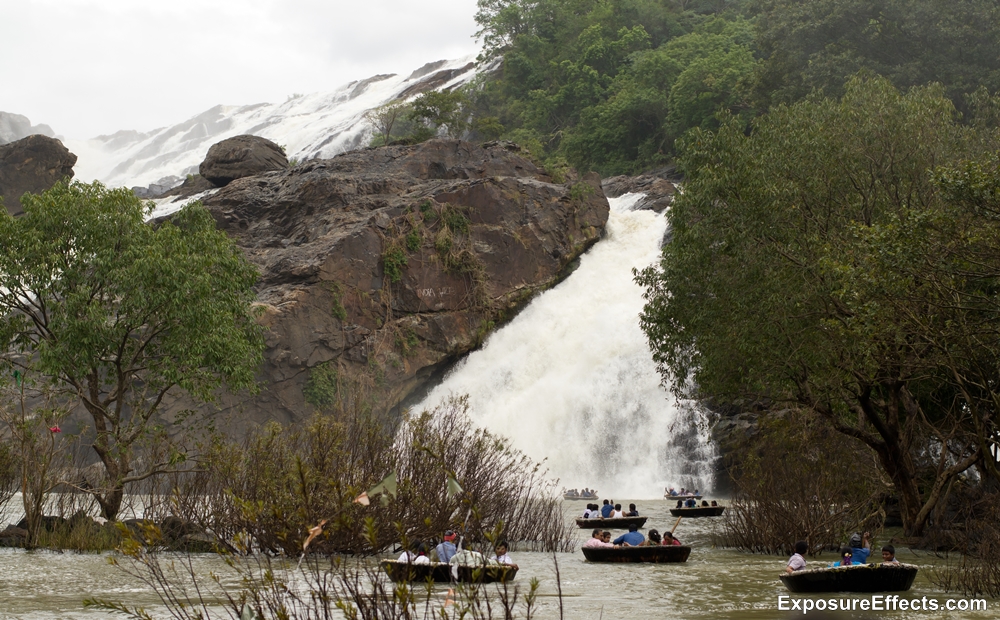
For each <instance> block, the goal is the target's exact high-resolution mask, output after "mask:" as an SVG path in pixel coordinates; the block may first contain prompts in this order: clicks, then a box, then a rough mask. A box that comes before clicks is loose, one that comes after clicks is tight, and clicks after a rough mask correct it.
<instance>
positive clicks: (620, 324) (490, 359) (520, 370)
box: [414, 194, 715, 499]
mask: <svg viewBox="0 0 1000 620" xmlns="http://www.w3.org/2000/svg"><path fill="white" fill-rule="evenodd" d="M641 197H642V194H626V195H625V196H621V197H619V198H612V199H611V200H610V201H609V202H610V204H611V213H610V214H609V217H608V224H607V236H606V238H605V239H603V240H601V241H600V242H599V243H597V244H596V245H595V246H594V247H593V248H591V249H590V251H588V252H587V253H586V254H585V255H584V256H582V257H581V260H580V266H579V268H578V269H577V270H576V271H574V272H573V273H572V274H571V275H570V276H569V277H568V278H566V280H564V281H563V282H562V283H560V284H559V285H558V286H556V287H554V288H552V289H551V290H549V291H546V292H545V293H543V294H541V295H539V296H537V297H536V298H535V299H533V300H532V301H531V303H530V304H528V306H527V307H526V308H525V309H524V310H523V311H521V313H520V314H518V315H517V316H516V317H515V318H514V320H512V321H511V322H510V323H509V324H507V325H505V326H504V327H503V328H501V329H499V330H497V331H496V332H495V333H494V334H492V335H491V336H490V337H489V339H488V340H487V341H486V343H485V344H484V346H483V347H482V348H481V349H479V350H477V351H474V352H473V353H471V354H470V355H469V356H468V357H466V358H465V359H464V360H463V361H462V362H460V363H459V364H458V365H456V367H455V368H454V369H453V370H452V371H451V372H450V373H449V374H448V375H447V376H446V377H445V379H444V381H443V382H442V383H441V384H440V385H438V386H437V387H435V388H434V389H433V390H432V391H431V392H430V393H429V394H428V396H427V398H426V399H425V400H424V401H423V402H422V403H420V404H419V405H417V406H416V407H415V408H414V409H415V410H418V411H419V410H422V409H424V408H431V407H434V406H436V405H437V404H438V403H440V402H441V401H442V400H444V399H446V398H448V397H449V396H450V395H460V394H468V396H469V404H470V415H471V416H472V419H473V420H474V421H475V423H476V424H479V425H481V426H483V427H485V428H487V429H489V430H490V431H492V432H494V433H497V434H499V435H503V436H505V437H507V438H509V439H510V441H511V444H512V446H513V447H515V448H517V449H519V450H521V451H522V452H524V453H525V454H527V455H528V456H530V457H531V458H533V459H535V460H536V461H541V460H542V459H545V465H546V466H547V468H548V470H549V474H550V475H551V476H553V477H557V478H559V479H560V481H561V484H562V485H563V486H566V487H568V488H582V487H590V488H596V489H597V490H598V492H599V493H600V496H601V497H615V498H619V497H620V498H622V499H645V498H654V497H662V495H663V488H664V487H665V486H678V487H679V486H681V485H683V486H685V487H688V488H698V489H703V490H704V489H706V488H707V487H709V486H710V485H711V473H712V471H713V466H714V465H713V461H714V457H715V455H714V450H713V448H712V445H711V444H710V443H709V440H708V437H707V433H706V432H705V430H704V428H703V425H702V426H699V425H698V421H700V419H701V416H700V415H699V412H698V410H697V408H696V407H695V406H694V405H693V404H692V403H677V401H676V399H675V398H674V396H673V395H671V394H670V393H669V392H667V390H665V389H664V388H663V387H662V386H661V385H660V375H659V374H658V373H657V371H656V365H655V364H654V363H653V360H652V356H651V353H650V350H649V345H648V343H647V342H646V337H645V334H644V333H643V332H642V330H641V329H640V327H639V318H638V317H639V313H640V312H641V310H642V306H643V299H642V292H643V291H642V288H641V287H639V286H638V285H637V284H635V283H634V282H633V280H632V277H633V276H632V269H633V268H639V269H641V268H643V267H646V266H648V265H650V264H652V263H654V262H655V261H656V260H657V259H658V258H659V255H660V242H661V240H662V238H663V235H664V232H665V231H666V226H667V222H666V218H665V217H664V216H663V215H661V214H657V213H654V212H652V211H632V210H631V209H632V207H634V206H635V204H636V203H637V202H638V201H639V199H640V198H641Z"/></svg>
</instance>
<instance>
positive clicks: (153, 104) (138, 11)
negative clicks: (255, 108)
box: [0, 0, 478, 139]
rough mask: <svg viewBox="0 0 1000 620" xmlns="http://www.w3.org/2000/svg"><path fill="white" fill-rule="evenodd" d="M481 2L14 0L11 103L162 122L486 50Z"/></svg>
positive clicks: (92, 130)
mask: <svg viewBox="0 0 1000 620" xmlns="http://www.w3.org/2000/svg"><path fill="white" fill-rule="evenodd" d="M475 11H476V0H155V1H154V0H0V23H3V25H4V27H3V34H2V36H0V111H4V112H13V113H16V114H23V115H25V116H27V117H28V118H29V119H31V122H32V123H33V124H39V123H45V124H47V125H50V126H51V127H52V128H53V129H54V130H55V132H56V133H57V134H59V135H62V136H65V137H68V138H78V139H79V138H91V137H94V136H97V135H100V134H107V133H113V132H115V131H118V130H120V129H138V130H140V131H148V130H150V129H155V128H157V127H162V126H165V125H172V124H175V123H178V122H181V121H183V120H185V119H187V118H189V117H191V116H194V115H195V114H197V113H199V112H202V111H204V110H207V109H208V108H210V107H212V106H214V105H217V104H220V103H221V104H227V105H243V104H251V103H260V102H269V103H273V102H281V101H284V100H285V99H286V98H287V97H288V95H291V94H293V93H312V92H317V91H327V90H333V89H334V88H336V87H337V86H340V85H341V84H343V83H345V82H349V81H351V80H355V79H362V78H366V77H369V76H371V75H374V74H376V73H399V74H403V73H407V74H408V73H409V72H411V71H413V70H414V69H416V68H418V67H419V66H421V65H423V64H424V63H427V62H431V61H435V60H441V59H446V58H458V57H461V56H465V55H468V54H472V53H475V52H476V51H477V49H478V45H477V44H476V42H475V40H474V39H473V36H472V35H473V34H474V33H475V31H476V24H475V22H474V21H473V15H474V14H475Z"/></svg>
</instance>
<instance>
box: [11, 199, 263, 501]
mask: <svg viewBox="0 0 1000 620" xmlns="http://www.w3.org/2000/svg"><path fill="white" fill-rule="evenodd" d="M21 202H22V204H23V205H24V215H23V217H20V218H16V219H15V218H13V217H10V216H8V215H5V214H0V247H3V248H4V251H3V252H2V253H0V351H3V352H4V355H5V356H6V357H7V358H8V359H9V361H10V362H11V363H13V364H14V365H15V366H16V367H18V368H20V369H21V370H23V371H30V372H29V374H32V375H41V376H43V377H46V378H48V379H49V380H50V381H51V382H52V383H53V384H54V385H55V386H56V387H58V388H59V389H60V390H61V393H62V395H63V396H64V397H65V398H67V399H73V400H75V401H76V403H77V404H78V405H79V407H80V408H81V409H82V410H83V411H85V412H86V414H85V415H87V416H89V420H90V423H91V425H92V426H91V428H90V432H92V434H93V442H92V447H93V450H94V452H95V453H96V455H97V457H98V459H99V460H100V461H101V463H102V464H103V467H104V472H105V481H104V483H103V484H102V485H101V487H100V488H96V489H91V492H92V493H93V494H94V496H95V498H96V500H97V501H98V503H99V504H100V506H101V511H102V513H103V515H104V516H105V517H106V518H108V519H113V518H115V516H116V515H117V514H118V511H119V510H120V508H121V503H122V498H123V493H124V489H125V486H126V485H127V484H129V483H130V482H134V481H138V480H142V479H144V478H148V477H150V476H154V475H156V474H158V473H161V472H164V471H166V470H169V469H170V468H171V467H172V466H173V465H176V464H177V462H178V461H179V460H181V459H183V453H182V452H180V451H178V450H171V451H167V453H166V454H165V455H164V457H163V459H158V460H155V461H153V462H145V461H140V460H139V459H137V458H136V455H135V448H136V446H137V445H138V444H139V443H141V442H142V441H143V440H144V439H146V438H149V437H150V436H151V435H152V434H154V433H156V432H157V427H158V422H157V418H156V413H157V411H158V409H159V407H160V404H161V403H162V402H163V399H164V397H165V396H166V395H167V393H168V391H170V390H172V389H175V388H178V389H180V390H182V391H184V392H186V393H188V394H190V395H191V396H193V397H194V398H197V399H200V400H211V399H212V397H213V394H214V393H215V391H216V390H217V389H219V388H221V387H223V386H225V387H228V388H229V389H233V390H236V389H242V388H251V389H253V388H254V387H255V383H254V376H255V373H256V370H257V367H258V366H259V364H260V361H261V359H262V351H263V338H262V328H261V327H260V326H259V325H258V324H257V323H256V321H255V312H254V309H253V306H252V304H253V302H254V299H255V296H254V290H253V286H254V283H255V281H256V279H257V271H256V269H255V268H254V267H253V266H252V265H250V264H249V263H248V262H247V261H246V259H245V258H244V256H243V254H242V253H241V251H240V250H239V248H237V247H236V246H235V245H234V244H233V242H232V241H231V240H229V238H228V237H226V235H225V234H223V233H222V232H220V231H218V230H217V229H216V227H215V222H214V220H213V219H212V216H211V215H210V214H209V213H208V211H207V210H206V209H205V208H204V207H202V206H201V205H200V203H195V204H192V205H189V206H187V207H185V208H184V209H182V210H181V211H180V212H178V213H177V214H176V215H174V216H172V217H171V218H170V219H169V220H167V221H165V222H162V223H160V224H156V225H154V224H150V223H147V222H145V218H146V217H148V215H149V212H150V207H149V206H147V205H144V204H143V203H142V202H140V201H139V199H138V198H136V197H135V195H134V194H133V193H132V192H131V191H129V190H127V189H107V188H105V187H104V186H102V185H101V184H99V183H94V184H90V185H88V184H82V183H73V184H71V185H67V184H65V183H60V184H57V185H56V186H55V187H53V188H52V189H51V190H49V191H47V192H44V193H42V194H39V195H37V196H32V195H26V196H25V197H24V198H22V200H21Z"/></svg>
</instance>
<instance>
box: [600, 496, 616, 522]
mask: <svg viewBox="0 0 1000 620" xmlns="http://www.w3.org/2000/svg"><path fill="white" fill-rule="evenodd" d="M614 509H615V507H614V506H612V505H611V501H610V500H604V505H603V506H601V516H602V517H604V518H605V519H607V518H608V517H610V516H611V511H612V510H614Z"/></svg>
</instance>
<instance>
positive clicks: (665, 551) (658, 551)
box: [582, 545, 691, 564]
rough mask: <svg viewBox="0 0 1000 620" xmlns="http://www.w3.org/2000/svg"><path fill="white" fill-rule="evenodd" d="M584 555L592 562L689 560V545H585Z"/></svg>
mask: <svg viewBox="0 0 1000 620" xmlns="http://www.w3.org/2000/svg"><path fill="white" fill-rule="evenodd" d="M582 550H583V557H585V558H587V560H589V561H590V562H621V563H646V562H648V563H653V564H666V563H674V562H687V559H688V556H690V555H691V547H688V546H687V545H650V546H648V547H583V549H582Z"/></svg>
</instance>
